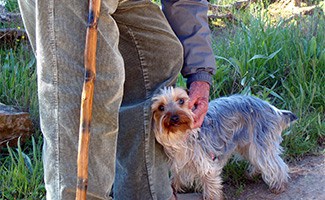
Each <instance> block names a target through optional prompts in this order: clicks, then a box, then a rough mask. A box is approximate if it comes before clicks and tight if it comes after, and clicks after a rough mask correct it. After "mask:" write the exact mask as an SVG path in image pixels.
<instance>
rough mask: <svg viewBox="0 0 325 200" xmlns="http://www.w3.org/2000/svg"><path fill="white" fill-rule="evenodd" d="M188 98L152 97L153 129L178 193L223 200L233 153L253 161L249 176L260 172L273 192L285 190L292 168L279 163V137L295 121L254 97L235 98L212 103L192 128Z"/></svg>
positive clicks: (175, 92)
mask: <svg viewBox="0 0 325 200" xmlns="http://www.w3.org/2000/svg"><path fill="white" fill-rule="evenodd" d="M188 102H189V96H188V94H187V92H186V91H185V90H184V89H181V88H172V87H169V88H164V89H163V90H161V93H160V94H158V95H156V96H155V97H154V98H153V104H152V112H153V130H154V132H155V137H156V140H157V141H158V142H159V143H160V144H161V145H162V146H163V147H164V149H165V152H166V154H167V156H168V157H169V160H170V166H171V172H172V176H173V178H172V185H173V187H174V189H175V190H176V191H183V189H184V188H188V187H193V186H194V185H195V186H196V187H198V188H202V189H203V196H204V198H205V199H222V198H223V193H222V179H221V176H220V174H221V172H222V168H223V167H224V166H225V165H226V163H227V161H228V159H229V158H230V157H231V155H233V154H234V153H235V152H237V153H239V154H241V155H242V156H243V157H244V158H245V159H247V160H248V161H249V162H250V166H249V168H248V175H249V176H251V177H252V176H254V175H256V174H259V173H261V174H262V178H263V180H264V181H265V182H266V183H267V184H268V185H269V187H270V189H271V191H272V192H275V193H280V192H282V191H284V189H285V186H286V184H287V182H288V178H289V175H288V170H289V169H288V166H287V165H286V164H285V162H284V161H283V160H282V159H281V157H280V154H281V151H282V147H281V146H280V143H281V141H282V137H281V133H282V131H283V130H284V129H286V128H287V127H288V126H289V125H290V124H291V123H292V122H293V121H295V120H296V119H297V117H296V116H295V115H294V114H292V113H291V112H290V111H287V110H279V109H277V108H276V107H274V106H272V105H270V104H269V103H267V102H265V101H262V100H261V99H258V98H255V97H252V96H243V95H234V96H230V97H222V98H218V99H216V100H213V101H211V102H210V103H209V110H208V113H207V115H206V117H205V120H204V122H203V125H202V127H201V128H199V129H192V128H191V127H192V125H193V112H192V111H191V110H190V109H189V108H188Z"/></svg>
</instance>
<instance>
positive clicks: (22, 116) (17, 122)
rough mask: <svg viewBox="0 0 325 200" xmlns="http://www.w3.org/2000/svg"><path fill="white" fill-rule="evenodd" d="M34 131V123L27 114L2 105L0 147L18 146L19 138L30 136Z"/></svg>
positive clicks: (0, 108) (0, 105) (0, 107)
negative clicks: (7, 145)
mask: <svg viewBox="0 0 325 200" xmlns="http://www.w3.org/2000/svg"><path fill="white" fill-rule="evenodd" d="M33 131H34V128H33V123H32V121H31V119H30V116H29V114H28V113H26V112H20V111H18V110H16V109H15V108H13V107H10V106H6V105H4V104H2V103H0V147H2V146H5V145H6V144H7V142H9V145H16V144H17V140H18V138H19V137H20V136H21V137H22V138H25V137H27V136H30V135H31V134H32V133H33Z"/></svg>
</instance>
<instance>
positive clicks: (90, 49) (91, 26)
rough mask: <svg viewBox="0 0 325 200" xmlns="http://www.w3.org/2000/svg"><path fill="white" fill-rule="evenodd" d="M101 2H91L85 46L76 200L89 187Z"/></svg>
mask: <svg viewBox="0 0 325 200" xmlns="http://www.w3.org/2000/svg"><path fill="white" fill-rule="evenodd" d="M100 3H101V1H100V0H89V14H88V24H87V34H86V45H85V54H84V62H85V77H84V84H83V88H82V97H81V111H80V127H79V146H78V161H77V162H78V172H77V175H78V179H77V191H76V200H85V199H86V194H87V186H88V151H89V139H90V122H91V117H92V104H93V97H94V82H95V78H96V48H97V23H98V18H99V12H100Z"/></svg>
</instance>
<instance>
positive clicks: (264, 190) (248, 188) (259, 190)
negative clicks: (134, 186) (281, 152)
mask: <svg viewBox="0 0 325 200" xmlns="http://www.w3.org/2000/svg"><path fill="white" fill-rule="evenodd" d="M289 167H290V176H291V179H290V182H289V184H288V188H287V190H286V191H285V192H283V193H281V194H277V195H276V194H273V193H271V192H270V190H269V189H268V187H267V185H266V184H265V183H264V182H263V181H262V180H259V181H255V182H249V183H245V186H244V187H243V188H241V189H240V190H239V189H238V188H235V187H234V186H229V185H225V186H224V189H223V191H224V193H225V199H226V200H325V154H323V155H319V156H306V157H304V158H302V159H301V160H300V161H297V162H296V163H293V164H290V165H289ZM177 197H178V200H199V199H202V195H201V194H198V193H188V194H179V195H177Z"/></svg>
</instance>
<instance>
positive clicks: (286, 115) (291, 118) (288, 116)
mask: <svg viewBox="0 0 325 200" xmlns="http://www.w3.org/2000/svg"><path fill="white" fill-rule="evenodd" d="M280 112H281V114H282V117H283V120H284V123H285V124H286V126H287V127H289V126H290V125H291V124H293V123H294V122H296V121H297V120H298V117H297V116H296V115H295V114H293V113H292V112H291V111H289V110H280Z"/></svg>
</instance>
